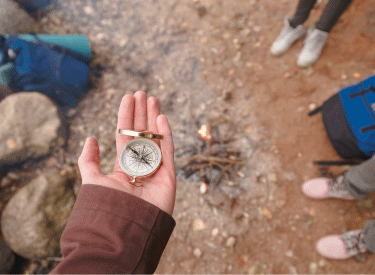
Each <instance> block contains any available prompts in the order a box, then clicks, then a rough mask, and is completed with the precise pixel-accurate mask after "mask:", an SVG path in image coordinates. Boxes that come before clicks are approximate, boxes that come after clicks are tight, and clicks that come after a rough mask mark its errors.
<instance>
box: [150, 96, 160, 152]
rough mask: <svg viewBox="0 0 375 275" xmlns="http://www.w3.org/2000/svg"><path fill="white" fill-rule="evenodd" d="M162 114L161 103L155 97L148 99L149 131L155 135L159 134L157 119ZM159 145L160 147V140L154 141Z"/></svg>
mask: <svg viewBox="0 0 375 275" xmlns="http://www.w3.org/2000/svg"><path fill="white" fill-rule="evenodd" d="M159 114H160V110H159V103H158V100H157V99H156V98H155V97H153V96H152V97H149V98H148V99H147V122H148V131H150V132H153V133H158V126H157V123H156V119H157V118H158V116H159ZM154 141H155V142H156V143H157V144H158V145H160V142H159V140H154Z"/></svg>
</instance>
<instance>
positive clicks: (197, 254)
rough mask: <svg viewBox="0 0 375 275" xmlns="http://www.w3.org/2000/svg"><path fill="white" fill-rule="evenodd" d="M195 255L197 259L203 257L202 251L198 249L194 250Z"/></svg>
mask: <svg viewBox="0 0 375 275" xmlns="http://www.w3.org/2000/svg"><path fill="white" fill-rule="evenodd" d="M193 254H194V256H195V257H197V258H200V257H201V256H202V250H200V249H199V248H198V247H197V248H195V249H194V251H193Z"/></svg>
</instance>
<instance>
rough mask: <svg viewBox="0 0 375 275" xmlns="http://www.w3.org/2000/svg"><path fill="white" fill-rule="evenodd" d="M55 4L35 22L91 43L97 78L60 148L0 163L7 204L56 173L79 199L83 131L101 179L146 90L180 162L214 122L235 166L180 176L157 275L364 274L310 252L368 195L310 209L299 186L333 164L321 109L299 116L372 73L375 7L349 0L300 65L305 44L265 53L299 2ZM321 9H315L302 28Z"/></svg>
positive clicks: (358, 223) (368, 263)
mask: <svg viewBox="0 0 375 275" xmlns="http://www.w3.org/2000/svg"><path fill="white" fill-rule="evenodd" d="M61 2H62V3H61V6H62V7H61V9H60V10H59V11H57V12H53V13H51V14H49V16H47V17H45V18H44V19H42V21H41V22H40V26H39V27H41V28H42V29H43V30H44V31H45V32H47V33H80V34H85V35H87V36H88V37H89V39H90V42H91V43H92V46H93V50H94V52H95V57H94V63H95V64H100V65H102V66H104V67H105V71H103V72H102V77H101V78H100V79H99V80H97V81H95V85H94V86H93V87H92V89H91V90H90V92H89V93H88V95H87V96H86V97H85V98H84V99H83V100H82V102H81V103H80V105H79V107H78V108H77V109H75V110H70V111H69V112H68V113H67V114H66V115H67V119H66V121H65V122H66V125H68V127H69V136H68V139H67V145H66V146H65V147H59V146H56V147H55V149H54V150H52V151H53V152H52V153H51V154H50V155H48V157H45V158H42V159H39V160H38V161H37V162H36V161H30V162H26V163H25V164H23V165H22V166H16V167H12V168H11V169H9V171H10V172H12V173H13V174H16V175H18V177H17V180H9V178H12V177H11V176H12V174H11V175H10V176H9V174H8V176H7V177H6V178H8V181H6V182H5V183H8V184H4V186H3V188H2V198H3V203H4V205H5V203H6V202H7V201H8V200H9V199H10V198H11V197H12V195H13V194H14V192H15V191H16V190H18V189H19V188H21V187H22V186H24V185H25V184H26V183H27V182H29V181H30V180H31V179H33V178H35V177H36V176H37V174H40V173H43V171H45V170H49V169H52V168H54V169H56V168H57V169H58V170H59V171H60V174H61V175H62V176H63V175H65V174H71V175H75V176H76V181H75V184H74V188H75V192H76V193H77V192H78V190H79V184H80V182H79V173H78V169H77V159H78V156H79V154H80V151H81V148H82V145H83V142H84V140H85V138H86V137H87V136H94V137H96V138H97V139H98V141H99V145H100V150H101V164H102V171H103V172H104V173H111V171H112V167H113V164H114V160H115V146H114V130H115V127H116V117H117V111H118V106H119V103H120V100H121V98H122V96H123V95H124V94H126V93H134V92H135V91H137V90H145V91H146V92H147V94H148V95H153V96H156V97H157V98H158V99H159V101H160V106H161V111H162V112H163V113H164V114H166V115H167V116H168V118H169V121H170V123H171V126H172V128H173V135H174V141H175V147H176V165H177V166H178V167H182V166H183V165H182V163H183V160H184V159H186V158H187V157H189V156H191V155H197V154H198V155H199V154H202V153H205V152H206V151H204V150H205V148H206V147H204V145H205V144H204V142H203V141H201V140H200V138H199V137H198V134H197V131H198V129H199V128H200V126H201V125H203V124H205V125H209V126H211V128H212V130H213V132H212V135H213V137H214V138H215V141H218V142H219V141H220V142H219V143H220V146H222V147H221V148H223V149H225V150H226V151H231V152H240V153H241V158H243V159H244V164H243V165H242V166H238V165H237V166H235V167H232V168H233V169H232V170H233V172H232V173H230V174H228V176H223V177H221V174H220V170H214V171H212V173H211V174H209V173H208V172H207V171H204V174H205V177H202V175H200V174H199V172H197V173H194V174H192V175H190V176H189V177H187V175H186V173H184V171H182V170H181V169H179V170H178V172H177V173H178V188H177V199H176V207H175V212H174V215H173V216H174V218H175V219H176V221H177V226H176V229H175V231H174V232H173V235H172V237H171V240H170V242H169V243H168V246H167V249H166V250H165V252H164V254H163V257H162V259H161V262H160V264H159V267H158V269H157V273H250V274H254V273H373V271H374V270H375V266H374V261H373V256H372V255H370V254H363V255H360V256H359V257H356V258H351V259H348V260H345V261H331V260H325V259H323V258H322V257H320V256H319V255H318V254H317V252H316V251H315V249H314V245H315V242H316V241H317V240H318V239H319V238H321V237H323V236H325V235H327V234H340V233H343V232H345V231H347V230H351V229H356V228H361V227H363V225H364V223H365V221H366V220H368V219H369V218H372V217H375V211H374V209H373V198H374V197H373V196H370V197H369V198H368V199H366V200H363V201H360V202H342V201H339V200H328V201H324V202H322V201H313V200H311V199H308V198H306V197H304V196H303V195H302V193H301V190H300V185H301V183H302V182H303V181H304V180H307V179H310V178H313V177H316V176H319V175H321V174H322V173H327V171H319V170H318V168H317V167H315V166H314V165H313V161H314V160H335V159H338V156H337V155H336V153H335V152H334V150H333V148H332V147H331V145H330V143H329V141H328V138H327V137H326V134H325V131H324V126H323V124H322V121H321V117H320V115H316V116H315V117H308V116H307V113H308V112H309V110H310V109H311V108H314V106H317V105H320V104H321V103H323V102H324V100H326V99H327V98H328V97H329V96H331V95H333V94H334V93H336V92H337V91H338V90H339V89H340V88H342V87H344V86H347V85H350V84H353V83H356V82H358V81H359V80H361V79H363V78H365V77H367V76H369V75H372V74H374V73H375V72H374V54H375V43H374V40H375V36H374V32H373V31H374V29H375V25H374V17H373V8H374V6H375V2H374V1H372V0H358V1H353V4H352V6H351V7H350V8H349V9H348V11H347V12H346V13H345V14H344V15H343V16H342V18H341V19H340V20H339V22H338V24H337V26H336V27H335V28H334V29H333V31H332V33H331V35H330V37H329V40H328V43H327V46H326V48H325V50H324V52H323V54H322V56H321V58H320V60H319V61H318V62H317V64H316V65H314V66H313V67H310V68H307V69H300V68H298V67H297V66H296V64H295V63H296V59H297V56H298V54H299V52H300V50H301V47H302V41H300V42H298V43H296V45H295V46H293V48H292V49H291V50H290V51H289V52H288V53H286V54H285V55H284V56H282V57H279V58H274V57H272V56H271V55H270V54H269V47H270V45H271V44H272V42H273V40H274V39H275V38H276V37H277V35H278V33H279V31H280V29H281V27H282V22H283V18H284V17H285V16H287V15H289V16H290V15H292V12H293V10H294V8H295V6H296V4H297V1H296V0H292V1H287V0H282V1H278V2H275V1H272V0H263V1H257V0H252V1H245V0H239V1H213V0H193V1H192V0H174V1H166V0H153V1H151V0H144V1H123V0H112V1H106V0H103V1H89V0H80V1H78V0H68V1H61ZM326 2H327V1H324V0H323V1H318V4H317V6H316V8H315V9H314V10H313V11H312V13H311V16H310V19H309V21H308V22H307V24H308V25H310V26H311V25H313V23H314V21H315V20H317V18H318V17H319V15H320V14H321V12H322V10H323V8H324V6H325V4H326ZM223 141H228V142H226V143H224V142H223ZM345 168H347V167H344V168H337V169H334V168H331V169H330V171H328V172H330V173H334V174H335V173H340V172H341V171H342V169H345ZM9 171H6V172H9ZM202 180H204V181H205V184H202ZM219 180H220V181H219ZM207 187H208V189H207ZM58 260H59V259H58V258H55V259H49V260H48V261H46V260H45V261H42V262H40V261H35V262H31V264H30V262H23V261H21V260H19V262H20V263H23V264H25V266H28V267H29V271H28V272H30V270H31V272H38V271H39V272H40V271H41V270H43V269H40V266H41V265H42V266H45V267H47V269H44V270H48V268H51V267H52V266H53V265H54V264H56V263H57V262H58Z"/></svg>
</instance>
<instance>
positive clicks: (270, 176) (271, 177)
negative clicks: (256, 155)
mask: <svg viewBox="0 0 375 275" xmlns="http://www.w3.org/2000/svg"><path fill="white" fill-rule="evenodd" d="M267 179H268V180H269V181H270V182H276V181H277V175H276V174H275V173H269V174H268V175H267Z"/></svg>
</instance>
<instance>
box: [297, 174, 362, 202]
mask: <svg viewBox="0 0 375 275" xmlns="http://www.w3.org/2000/svg"><path fill="white" fill-rule="evenodd" d="M343 179H344V176H343V175H340V176H338V177H337V178H336V179H329V178H315V179H311V180H308V181H306V182H305V183H303V185H302V192H303V193H304V194H305V195H306V196H308V197H310V198H313V199H328V198H338V199H343V200H355V199H356V198H355V197H353V196H352V195H351V194H350V192H349V191H348V190H347V189H346V188H345V186H344V184H343V183H342V182H343Z"/></svg>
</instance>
